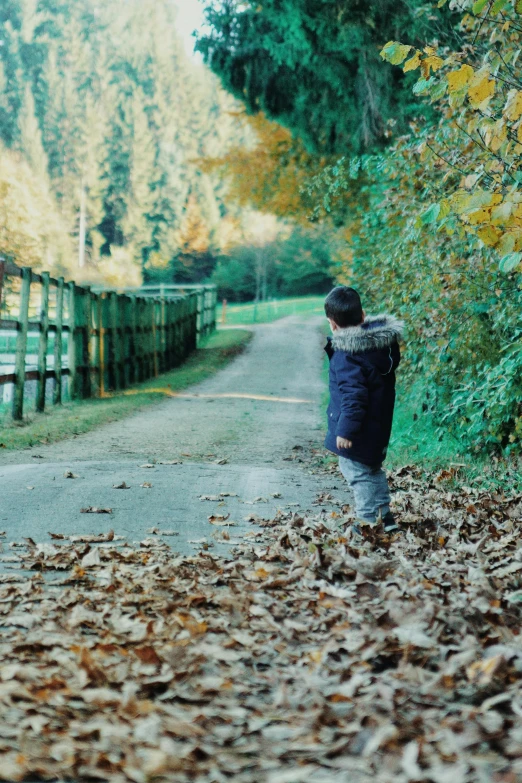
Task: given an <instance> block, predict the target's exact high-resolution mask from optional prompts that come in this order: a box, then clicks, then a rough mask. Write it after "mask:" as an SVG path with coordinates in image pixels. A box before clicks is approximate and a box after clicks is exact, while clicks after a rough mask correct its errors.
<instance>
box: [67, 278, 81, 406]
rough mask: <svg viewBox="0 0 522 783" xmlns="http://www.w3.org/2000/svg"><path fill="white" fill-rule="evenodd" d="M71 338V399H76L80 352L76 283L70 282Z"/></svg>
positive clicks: (68, 349)
mask: <svg viewBox="0 0 522 783" xmlns="http://www.w3.org/2000/svg"><path fill="white" fill-rule="evenodd" d="M67 288H68V289H69V340H68V346H67V355H68V362H69V399H71V400H75V399H76V397H77V396H78V388H77V377H76V365H77V361H78V355H77V354H78V352H77V346H76V332H77V330H76V283H75V282H74V281H73V282H72V283H69V284H68V286H67Z"/></svg>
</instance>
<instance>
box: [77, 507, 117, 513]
mask: <svg viewBox="0 0 522 783" xmlns="http://www.w3.org/2000/svg"><path fill="white" fill-rule="evenodd" d="M80 513H81V514H112V508H97V506H87V508H81V509H80Z"/></svg>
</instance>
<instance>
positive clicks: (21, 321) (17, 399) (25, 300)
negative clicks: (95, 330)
mask: <svg viewBox="0 0 522 783" xmlns="http://www.w3.org/2000/svg"><path fill="white" fill-rule="evenodd" d="M31 277H32V274H31V269H30V267H28V266H24V267H23V268H22V289H21V291H20V312H19V314H18V323H17V333H16V356H15V388H14V395H13V419H14V420H15V421H20V420H21V419H23V416H24V386H25V354H26V351H27V326H28V321H29V297H30V294H31Z"/></svg>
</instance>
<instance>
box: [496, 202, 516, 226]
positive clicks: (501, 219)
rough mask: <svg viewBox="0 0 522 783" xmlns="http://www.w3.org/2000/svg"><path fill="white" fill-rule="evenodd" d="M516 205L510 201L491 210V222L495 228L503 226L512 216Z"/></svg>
mask: <svg viewBox="0 0 522 783" xmlns="http://www.w3.org/2000/svg"><path fill="white" fill-rule="evenodd" d="M513 207H514V204H513V203H511V202H509V201H504V203H503V204H499V205H498V206H496V207H494V209H492V210H491V222H492V223H493V225H494V226H498V225H503V224H504V223H505V222H506V221H507V220H509V218H510V216H511V212H512V210H513Z"/></svg>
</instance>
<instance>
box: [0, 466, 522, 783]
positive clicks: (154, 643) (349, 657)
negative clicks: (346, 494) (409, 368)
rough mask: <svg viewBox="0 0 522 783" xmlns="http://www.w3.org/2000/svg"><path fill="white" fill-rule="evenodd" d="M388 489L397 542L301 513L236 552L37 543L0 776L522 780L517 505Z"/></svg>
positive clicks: (156, 541)
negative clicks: (358, 536)
mask: <svg viewBox="0 0 522 783" xmlns="http://www.w3.org/2000/svg"><path fill="white" fill-rule="evenodd" d="M393 484H394V488H395V491H396V494H395V498H396V501H395V505H396V510H397V513H398V518H399V520H400V522H401V524H402V529H403V533H402V534H401V535H397V536H394V537H392V538H385V537H384V536H383V535H381V533H380V531H379V530H378V529H377V530H371V529H370V530H368V531H366V533H365V537H364V539H363V540H362V542H361V541H358V542H355V540H353V539H352V538H351V534H350V533H349V532H346V530H345V529H344V527H345V523H346V522H347V521H348V522H349V519H348V518H347V517H345V518H341V517H337V518H336V520H335V523H333V522H332V517H331V515H329V514H327V513H326V512H324V511H323V510H318V513H314V514H311V515H305V514H301V513H299V512H296V511H295V510H293V511H279V512H278V513H277V514H276V516H275V517H274V518H272V519H260V518H256V519H255V520H253V522H254V525H255V527H254V528H253V529H251V530H249V531H248V533H247V534H246V535H245V536H244V537H243V538H242V539H241V540H239V539H238V540H237V541H236V544H235V546H234V548H233V549H232V550H231V553H230V554H229V555H226V556H218V555H215V554H213V553H210V552H208V551H205V549H204V551H201V552H198V553H197V554H194V555H191V556H180V555H178V554H176V553H175V552H173V550H172V549H171V548H170V547H169V546H168V545H167V544H166V543H165V542H164V541H163V540H161V538H159V537H158V535H157V533H156V530H155V529H152V530H151V531H149V532H154V533H155V535H154V536H153V537H152V538H149V539H146V540H145V541H143V542H141V544H139V545H134V546H128V545H125V546H123V547H119V548H118V547H117V546H115V545H114V542H113V541H112V540H106V539H104V541H103V543H101V544H100V545H98V546H97V545H96V544H95V542H94V541H92V540H91V541H85V539H86V538H87V537H80V540H78V537H76V540H73V538H74V537H66V536H63V537H62V536H61V535H60V534H53V544H40V545H36V544H35V543H34V541H32V539H26V540H25V544H24V546H25V550H24V551H21V550H18V551H17V555H19V557H20V559H21V561H22V566H23V567H24V568H25V569H33V570H27V571H25V574H24V571H22V572H21V573H22V574H23V576H22V577H20V576H19V574H13V575H12V579H11V580H10V581H9V582H5V581H4V580H3V579H0V625H1V626H2V628H1V631H0V654H1V659H2V670H1V675H0V705H1V707H0V709H1V711H2V726H1V731H0V752H1V753H2V764H1V765H0V779H2V780H9V781H23V780H24V779H27V780H29V779H31V780H42V779H47V780H50V779H65V780H75V781H84V780H85V781H87V780H91V779H93V780H106V781H110V783H120V782H121V783H124V782H126V781H134V782H135V783H147V782H148V781H149V780H155V781H165V782H166V781H172V780H175V781H182V782H183V783H184V782H185V781H187V783H188V781H201V782H202V783H210V782H211V781H212V782H213V781H228V780H234V782H236V781H238V783H259V781H267V783H285V782H286V783H298V782H300V781H314V783H316V781H317V782H318V783H337V782H338V781H343V780H349V781H350V783H363V782H364V783H370V781H377V783H391V781H393V783H410V781H411V782H412V783H413V782H414V781H416V782H417V783H419V782H420V781H422V783H425V782H428V783H515V782H516V781H518V780H521V779H522V760H521V759H522V722H521V717H522V687H521V684H522V644H521V636H520V627H521V622H520V621H521V606H522V601H521V598H522V546H521V543H520V526H521V516H522V515H521V512H522V498H521V497H514V498H513V497H511V498H508V497H505V496H503V495H500V494H499V495H494V494H491V493H486V492H481V491H480V490H471V489H469V488H468V489H465V488H464V489H463V488H460V489H459V490H457V489H444V488H441V484H440V482H438V481H437V480H436V478H435V477H431V478H430V477H429V476H426V475H422V474H420V473H419V472H417V471H416V469H414V468H407V469H403V470H402V471H397V472H396V473H395V475H394V477H393ZM323 502H326V501H323ZM471 507H472V510H470V509H471ZM338 519H340V520H341V524H340V525H339V526H337V522H338ZM106 535H107V534H106ZM197 543H198V544H200V545H201V546H202V547H207V548H208V547H209V546H211V544H210V543H209V542H207V541H206V539H199V540H198V542H197ZM53 571H54V572H55V571H58V572H60V578H59V579H58V580H55V581H53V582H52V583H51V584H49V583H46V580H44V578H43V573H46V572H47V573H50V574H52V572H53ZM517 596H518V598H517Z"/></svg>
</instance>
